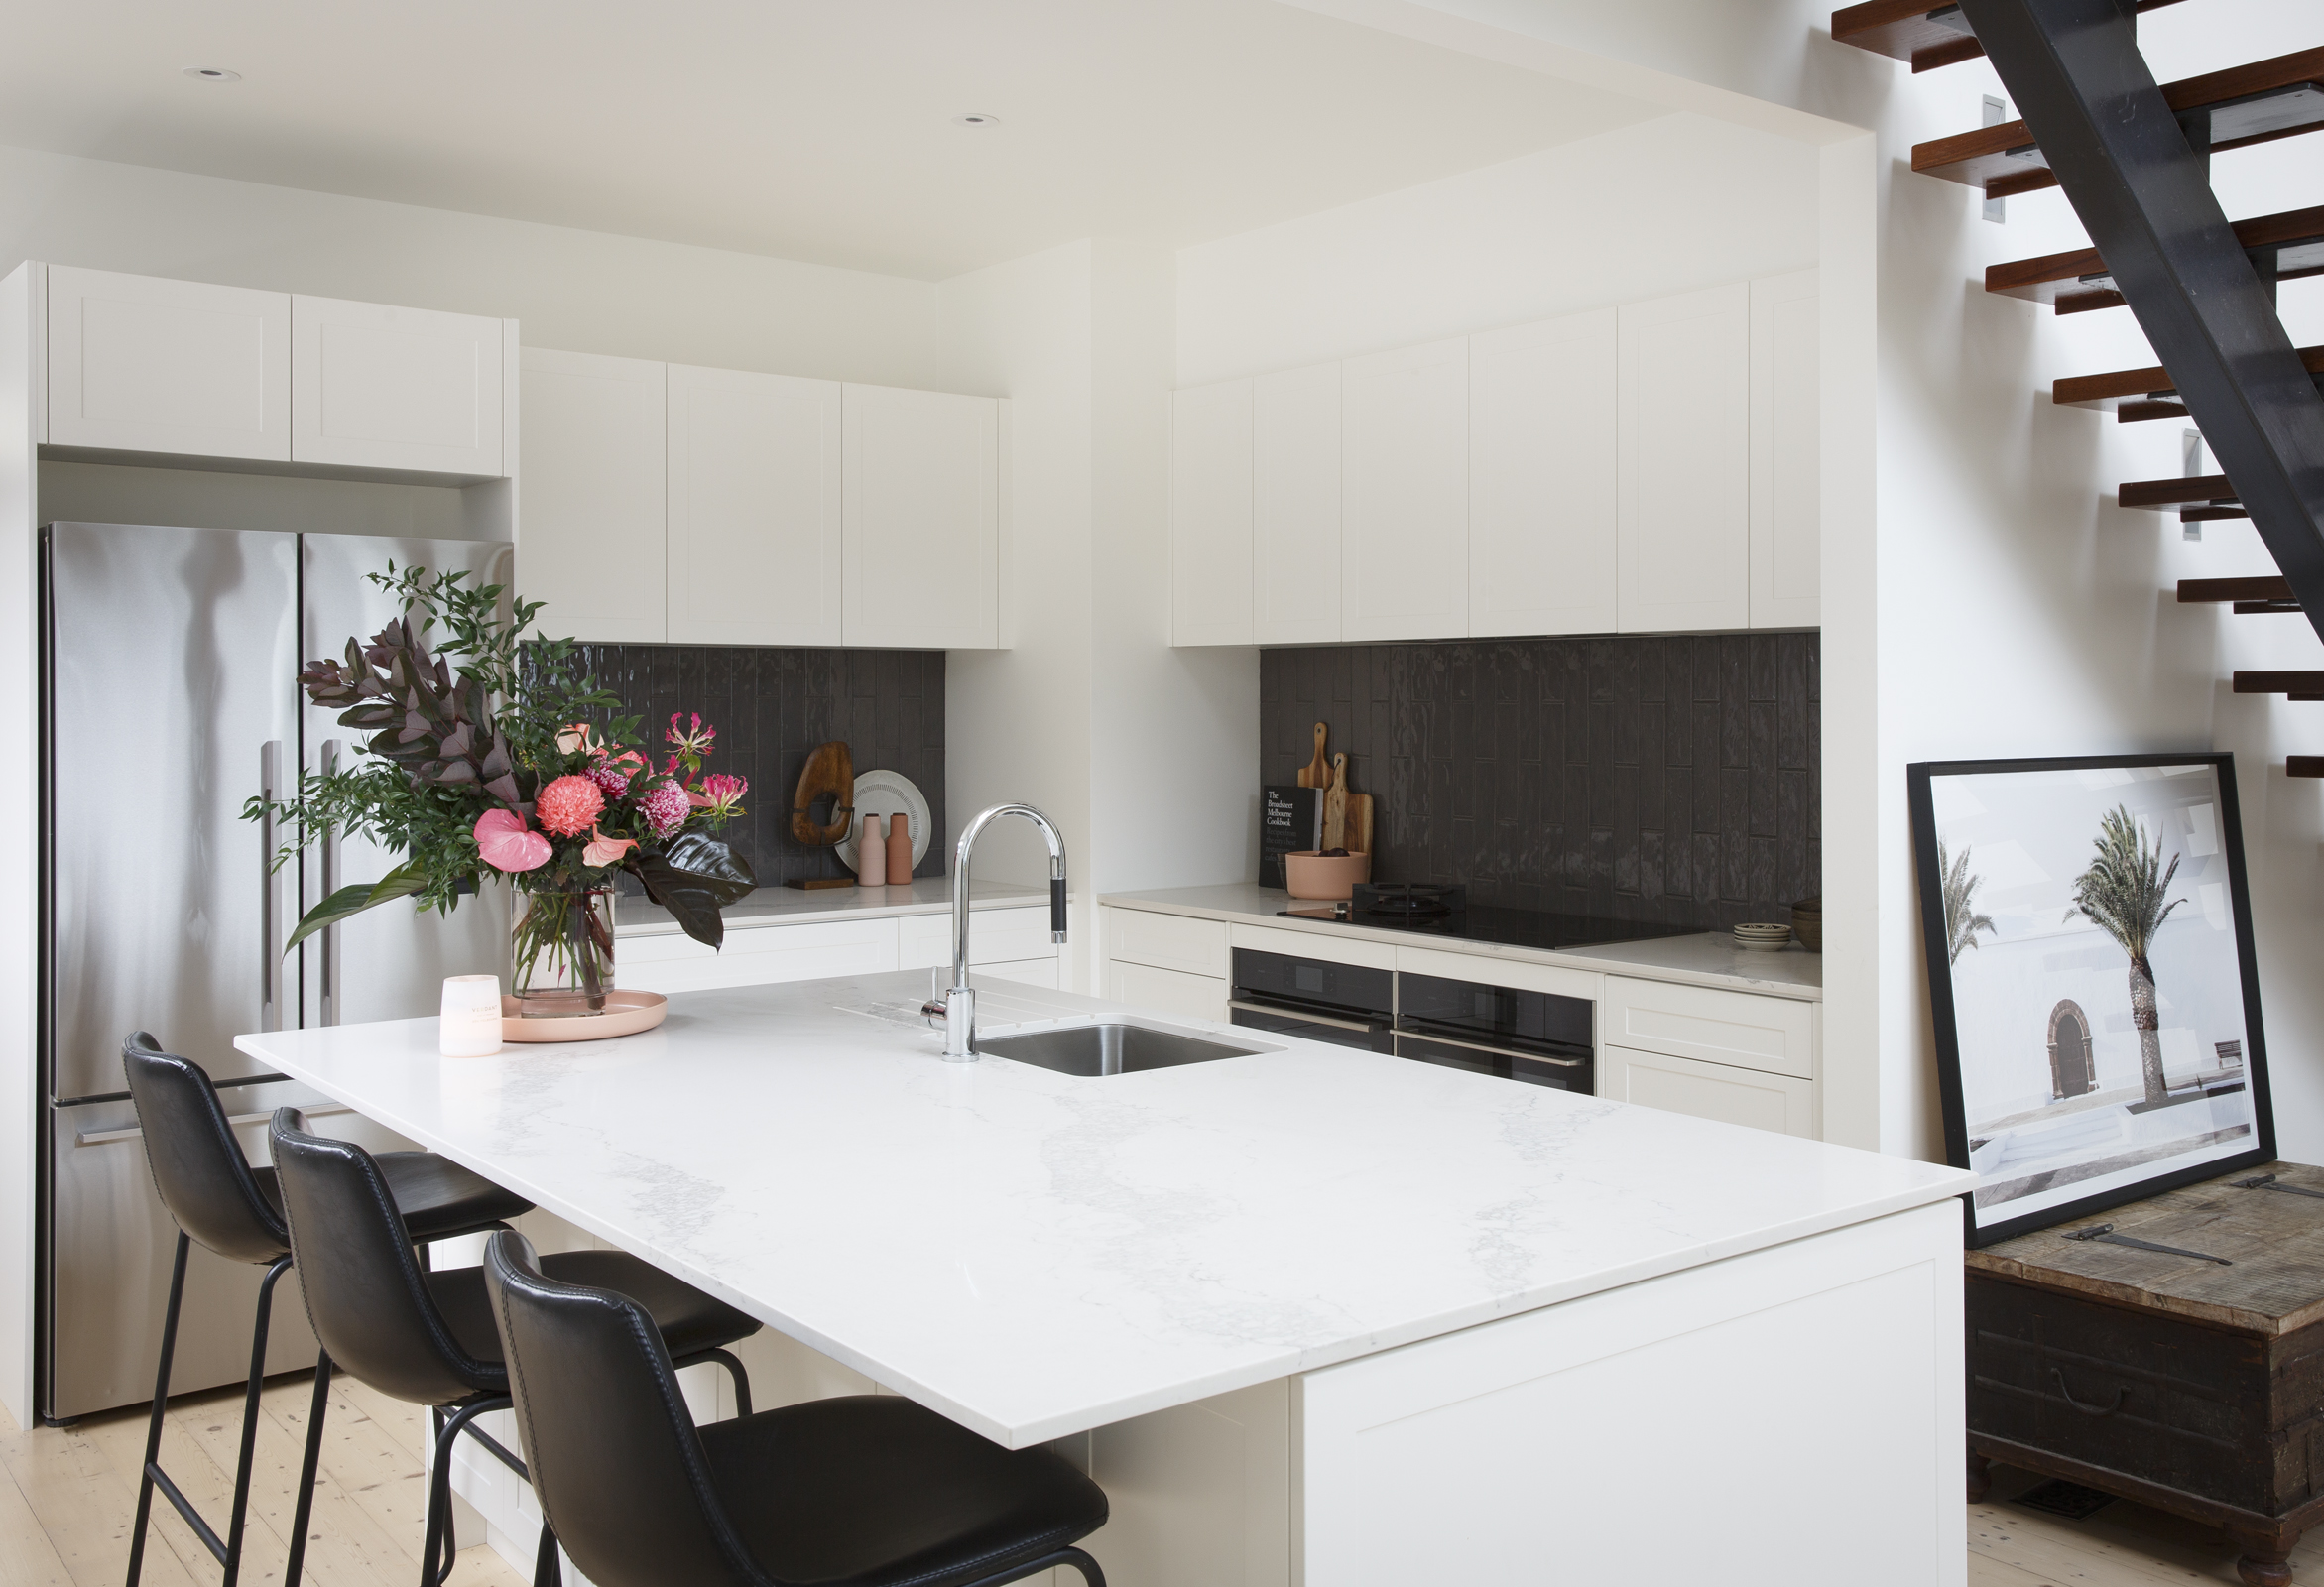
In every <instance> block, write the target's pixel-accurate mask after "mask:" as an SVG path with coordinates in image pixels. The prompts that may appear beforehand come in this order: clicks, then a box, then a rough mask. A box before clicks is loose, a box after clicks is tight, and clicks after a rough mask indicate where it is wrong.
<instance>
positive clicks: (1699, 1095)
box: [1598, 1046, 1818, 1140]
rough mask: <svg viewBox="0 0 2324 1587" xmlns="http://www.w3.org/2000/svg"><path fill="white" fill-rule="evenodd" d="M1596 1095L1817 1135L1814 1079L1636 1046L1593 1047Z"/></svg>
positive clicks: (1758, 1127)
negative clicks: (1596, 1062)
mask: <svg viewBox="0 0 2324 1587" xmlns="http://www.w3.org/2000/svg"><path fill="white" fill-rule="evenodd" d="M1598 1094H1599V1095H1600V1096H1602V1097H1610V1098H1612V1099H1614V1100H1615V1101H1617V1102H1636V1103H1638V1104H1639V1105H1640V1106H1641V1107H1647V1108H1660V1109H1661V1110H1662V1111H1663V1112H1665V1113H1684V1114H1687V1115H1689V1116H1691V1117H1693V1118H1697V1119H1716V1120H1718V1121H1719V1122H1720V1123H1721V1124H1744V1125H1749V1126H1751V1128H1753V1129H1755V1130H1773V1131H1774V1132H1775V1133H1776V1134H1778V1135H1796V1136H1804V1137H1806V1138H1808V1139H1810V1140H1813V1139H1815V1138H1816V1136H1817V1134H1818V1131H1817V1128H1816V1117H1815V1083H1814V1082H1813V1081H1811V1080H1795V1079H1792V1078H1791V1077H1790V1076H1789V1075H1783V1074H1766V1073H1763V1072H1761V1071H1760V1070H1757V1069H1738V1068H1735V1067H1733V1066H1732V1065H1729V1064H1724V1063H1704V1062H1702V1061H1700V1060H1699V1059H1696V1058H1681V1057H1675V1056H1673V1055H1671V1054H1669V1053H1666V1052H1642V1051H1639V1050H1638V1049H1637V1048H1635V1047H1617V1046H1606V1047H1601V1048H1599V1050H1598Z"/></svg>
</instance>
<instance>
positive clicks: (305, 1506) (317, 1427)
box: [283, 1350, 331, 1587]
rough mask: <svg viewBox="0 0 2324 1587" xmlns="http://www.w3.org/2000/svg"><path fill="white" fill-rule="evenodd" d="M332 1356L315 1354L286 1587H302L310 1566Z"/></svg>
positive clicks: (323, 1352) (284, 1576)
mask: <svg viewBox="0 0 2324 1587" xmlns="http://www.w3.org/2000/svg"><path fill="white" fill-rule="evenodd" d="M330 1393H331V1358H330V1352H328V1351H326V1350H318V1351H316V1352H315V1353H314V1399H313V1401H312V1403H311V1404H308V1406H307V1409H306V1459H305V1460H303V1461H301V1462H300V1463H299V1504H298V1508H297V1509H296V1510H295V1511H294V1512H293V1513H292V1517H291V1557H290V1559H289V1560H287V1561H286V1562H285V1563H284V1565H283V1587H299V1571H300V1568H301V1567H302V1566H304V1565H305V1564H306V1527H307V1525H308V1523H309V1522H310V1521H311V1520H312V1519H313V1516H314V1477H315V1472H316V1471H317V1470H318V1469H319V1468H320V1467H321V1465H322V1417H323V1412H324V1411H325V1410H326V1409H328V1408H329V1406H330Z"/></svg>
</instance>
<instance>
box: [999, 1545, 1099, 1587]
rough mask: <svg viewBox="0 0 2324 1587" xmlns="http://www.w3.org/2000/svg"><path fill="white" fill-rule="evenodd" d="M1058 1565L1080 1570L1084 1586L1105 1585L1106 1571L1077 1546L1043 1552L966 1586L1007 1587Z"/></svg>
mask: <svg viewBox="0 0 2324 1587" xmlns="http://www.w3.org/2000/svg"><path fill="white" fill-rule="evenodd" d="M1059 1565H1070V1566H1072V1567H1073V1568H1074V1569H1075V1570H1077V1571H1079V1572H1081V1580H1082V1581H1083V1583H1084V1584H1085V1587H1106V1573H1105V1572H1104V1571H1102V1570H1100V1569H1098V1568H1097V1561H1096V1560H1094V1559H1092V1558H1090V1557H1089V1555H1088V1554H1086V1553H1084V1552H1083V1551H1082V1550H1080V1549H1078V1548H1060V1549H1057V1550H1056V1551H1055V1552H1054V1553H1047V1554H1043V1555H1041V1556H1040V1558H1039V1559H1036V1560H1034V1561H1033V1562H1032V1563H1030V1564H1025V1565H1019V1566H1018V1567H1016V1568H1015V1569H1014V1570H1011V1571H1008V1572H1006V1573H1004V1574H1002V1575H999V1576H984V1577H980V1578H979V1579H977V1580H976V1581H972V1582H970V1583H969V1584H968V1587H1007V1584H1008V1583H1010V1582H1013V1581H1023V1580H1025V1578H1026V1577H1028V1576H1038V1575H1040V1573H1041V1572H1042V1571H1044V1570H1054V1569H1056V1567H1057V1566H1059Z"/></svg>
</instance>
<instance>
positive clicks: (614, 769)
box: [581, 761, 630, 799]
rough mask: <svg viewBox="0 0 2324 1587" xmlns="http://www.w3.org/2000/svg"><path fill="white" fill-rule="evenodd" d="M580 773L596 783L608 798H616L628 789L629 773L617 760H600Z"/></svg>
mask: <svg viewBox="0 0 2324 1587" xmlns="http://www.w3.org/2000/svg"><path fill="white" fill-rule="evenodd" d="M581 775H582V776H583V777H586V778H587V779H588V780H589V781H590V782H592V783H594V784H596V785H597V787H598V789H599V790H600V791H601V792H602V793H603V794H605V796H606V797H607V798H608V799H618V798H620V797H621V796H622V795H623V794H627V793H628V792H629V791H630V774H629V773H628V771H626V770H625V769H623V767H622V766H621V763H619V762H618V761H601V762H599V763H598V764H597V765H595V766H592V767H590V768H589V770H588V771H586V772H584V773H582V774H581Z"/></svg>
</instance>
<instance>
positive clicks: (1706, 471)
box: [1616, 282, 1751, 633]
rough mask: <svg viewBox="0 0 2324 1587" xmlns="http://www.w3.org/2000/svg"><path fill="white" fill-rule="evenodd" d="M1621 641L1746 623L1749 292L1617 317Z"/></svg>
mask: <svg viewBox="0 0 2324 1587" xmlns="http://www.w3.org/2000/svg"><path fill="white" fill-rule="evenodd" d="M1620 330H1621V372H1620V376H1619V379H1618V390H1619V393H1620V402H1621V418H1620V428H1619V437H1618V438H1619V447H1620V457H1621V469H1622V476H1621V508H1620V524H1619V532H1618V534H1617V537H1616V545H1617V547H1618V549H1619V552H1620V558H1621V561H1620V571H1619V574H1618V582H1619V585H1620V591H1619V606H1620V609H1621V610H1620V615H1621V621H1620V623H1619V625H1618V626H1619V628H1620V629H1621V631H1622V632H1624V633H1642V632H1645V633H1653V632H1667V631H1674V630H1680V631H1682V630H1689V629H1694V630H1701V629H1738V628H1747V627H1749V626H1750V624H1751V287H1750V286H1749V284H1748V283H1744V282H1737V283H1736V284H1734V285H1733V286H1729V287H1716V288H1713V289H1712V290H1711V291H1709V292H1697V293H1687V294H1685V295H1684V296H1682V297H1677V298H1662V299H1657V300H1655V301H1654V302H1652V303H1644V304H1627V305H1624V306H1623V308H1622V311H1621V324H1620Z"/></svg>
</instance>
